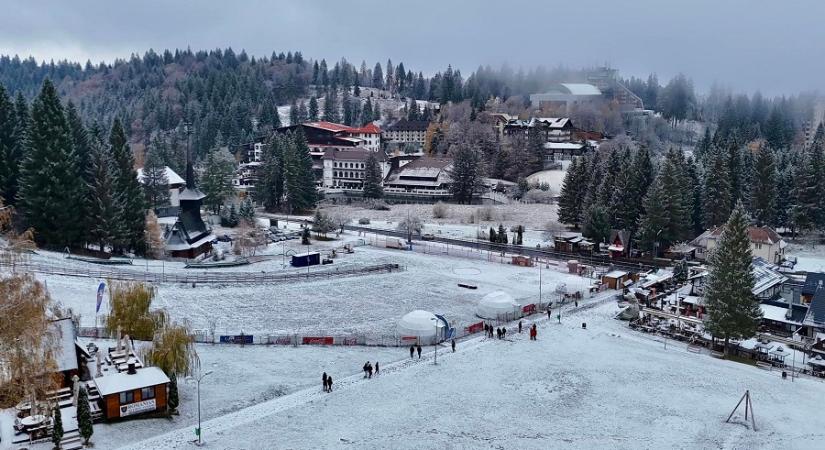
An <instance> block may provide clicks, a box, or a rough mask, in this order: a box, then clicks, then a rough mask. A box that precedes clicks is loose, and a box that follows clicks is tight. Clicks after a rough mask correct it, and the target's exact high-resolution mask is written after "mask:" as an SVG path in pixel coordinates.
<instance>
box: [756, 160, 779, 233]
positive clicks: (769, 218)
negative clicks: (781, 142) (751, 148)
mask: <svg viewBox="0 0 825 450" xmlns="http://www.w3.org/2000/svg"><path fill="white" fill-rule="evenodd" d="M754 170H755V172H756V173H755V176H754V179H753V184H752V191H751V194H750V198H751V210H752V211H753V216H754V218H755V219H756V223H757V225H759V226H763V225H775V222H774V217H775V214H776V190H777V189H776V186H777V173H776V165H775V164H774V159H773V151H772V150H771V149H770V148H767V147H764V146H763V147H760V148H759V150H758V153H757V155H756V162H755V167H754Z"/></svg>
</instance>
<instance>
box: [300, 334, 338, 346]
mask: <svg viewBox="0 0 825 450" xmlns="http://www.w3.org/2000/svg"><path fill="white" fill-rule="evenodd" d="M301 343H302V344H305V345H332V343H333V339H332V336H324V337H311V336H304V338H303V339H302V340H301Z"/></svg>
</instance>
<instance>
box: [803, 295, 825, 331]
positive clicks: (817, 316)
mask: <svg viewBox="0 0 825 450" xmlns="http://www.w3.org/2000/svg"><path fill="white" fill-rule="evenodd" d="M805 324H807V325H814V326H819V327H825V288H819V289H817V290H816V292H815V293H814V297H813V299H812V300H811V305H810V306H808V315H807V316H805Z"/></svg>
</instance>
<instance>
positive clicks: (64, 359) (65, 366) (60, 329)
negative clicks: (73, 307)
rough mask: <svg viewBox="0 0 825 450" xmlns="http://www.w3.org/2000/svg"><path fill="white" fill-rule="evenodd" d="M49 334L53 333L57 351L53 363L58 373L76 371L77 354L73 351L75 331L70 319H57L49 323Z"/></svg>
mask: <svg viewBox="0 0 825 450" xmlns="http://www.w3.org/2000/svg"><path fill="white" fill-rule="evenodd" d="M50 328H51V330H50V331H51V332H53V333H55V339H56V340H57V349H56V351H55V354H54V361H55V363H56V364H57V371H58V372H65V371H67V370H77V352H76V351H75V334H74V333H75V329H74V323H73V322H72V319H70V318H66V319H59V320H55V321H52V322H51V325H50Z"/></svg>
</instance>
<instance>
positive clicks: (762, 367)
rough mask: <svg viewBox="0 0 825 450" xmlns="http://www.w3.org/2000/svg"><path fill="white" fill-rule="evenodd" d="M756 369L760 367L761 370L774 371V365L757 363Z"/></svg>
mask: <svg viewBox="0 0 825 450" xmlns="http://www.w3.org/2000/svg"><path fill="white" fill-rule="evenodd" d="M756 367H759V368H760V369H766V370H773V364H771V363H766V362H764V361H757V362H756Z"/></svg>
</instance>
